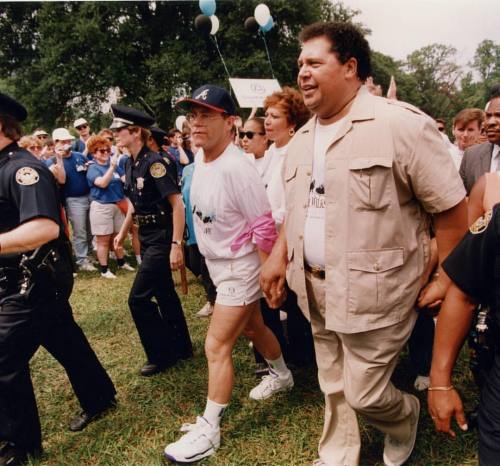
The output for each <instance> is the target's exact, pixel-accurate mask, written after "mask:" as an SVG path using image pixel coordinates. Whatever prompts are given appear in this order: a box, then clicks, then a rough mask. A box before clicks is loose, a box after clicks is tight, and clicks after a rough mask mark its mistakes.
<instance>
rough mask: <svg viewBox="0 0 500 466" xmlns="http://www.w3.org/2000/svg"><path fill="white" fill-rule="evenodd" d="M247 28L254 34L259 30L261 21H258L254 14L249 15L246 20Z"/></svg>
mask: <svg viewBox="0 0 500 466" xmlns="http://www.w3.org/2000/svg"><path fill="white" fill-rule="evenodd" d="M245 29H246V30H247V31H248V32H251V33H253V34H254V33H256V32H257V31H258V30H259V23H258V22H257V20H256V19H255V17H254V16H249V17H248V18H247V19H246V20H245Z"/></svg>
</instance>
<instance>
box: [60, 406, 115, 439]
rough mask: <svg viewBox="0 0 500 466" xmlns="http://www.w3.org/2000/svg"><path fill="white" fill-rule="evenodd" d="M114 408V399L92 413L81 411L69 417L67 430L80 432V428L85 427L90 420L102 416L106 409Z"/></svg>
mask: <svg viewBox="0 0 500 466" xmlns="http://www.w3.org/2000/svg"><path fill="white" fill-rule="evenodd" d="M114 408H116V401H115V400H113V401H111V402H110V403H109V404H107V405H106V406H105V407H104V408H102V409H100V410H99V411H95V412H92V413H89V412H87V411H83V412H82V413H80V414H79V415H78V416H76V417H74V418H73V419H71V421H70V423H69V430H71V432H80V431H81V430H83V429H85V427H87V426H88V425H89V424H90V423H91V422H92V421H95V420H97V419H99V418H101V417H103V416H104V415H105V414H107V413H108V411H110V410H111V409H114Z"/></svg>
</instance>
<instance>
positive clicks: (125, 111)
mask: <svg viewBox="0 0 500 466" xmlns="http://www.w3.org/2000/svg"><path fill="white" fill-rule="evenodd" d="M111 110H112V111H113V116H114V118H113V121H112V122H111V126H110V127H109V129H120V128H125V127H127V126H141V127H142V128H149V127H150V126H151V125H152V124H153V123H154V122H155V119H154V118H153V117H152V116H151V115H149V113H146V112H142V111H141V110H137V109H135V108H132V107H126V106H125V105H115V104H113V105H111Z"/></svg>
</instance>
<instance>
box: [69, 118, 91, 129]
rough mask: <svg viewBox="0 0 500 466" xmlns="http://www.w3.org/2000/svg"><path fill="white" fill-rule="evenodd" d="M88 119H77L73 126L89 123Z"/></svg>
mask: <svg viewBox="0 0 500 466" xmlns="http://www.w3.org/2000/svg"><path fill="white" fill-rule="evenodd" d="M88 124H89V123H88V121H87V120H86V119H85V118H78V119H76V120H75V122H74V123H73V126H74V127H75V128H78V127H79V126H82V125H88Z"/></svg>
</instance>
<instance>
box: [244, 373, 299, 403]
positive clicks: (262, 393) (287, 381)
mask: <svg viewBox="0 0 500 466" xmlns="http://www.w3.org/2000/svg"><path fill="white" fill-rule="evenodd" d="M292 388H293V376H292V373H291V372H290V371H288V374H287V375H286V376H284V377H280V376H278V375H277V374H276V372H273V371H272V370H271V369H269V375H265V376H264V377H262V380H261V382H260V384H259V385H257V386H256V387H254V388H252V390H251V391H250V395H249V397H250V398H251V399H252V400H266V399H267V398H269V397H271V396H273V395H274V394H275V393H278V392H284V391H286V390H291V389H292Z"/></svg>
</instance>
